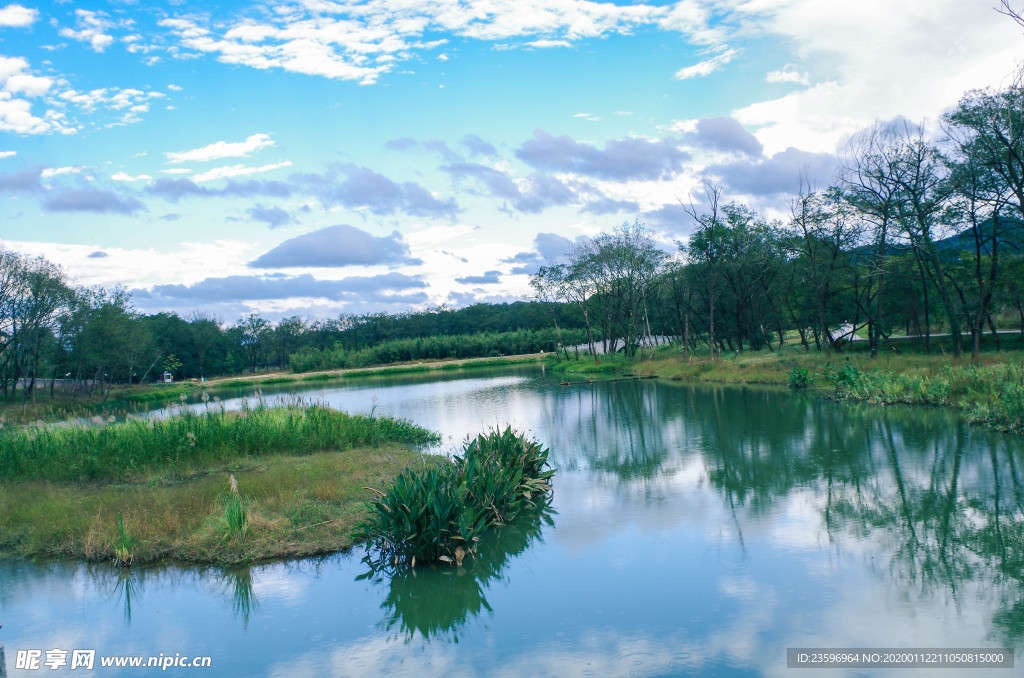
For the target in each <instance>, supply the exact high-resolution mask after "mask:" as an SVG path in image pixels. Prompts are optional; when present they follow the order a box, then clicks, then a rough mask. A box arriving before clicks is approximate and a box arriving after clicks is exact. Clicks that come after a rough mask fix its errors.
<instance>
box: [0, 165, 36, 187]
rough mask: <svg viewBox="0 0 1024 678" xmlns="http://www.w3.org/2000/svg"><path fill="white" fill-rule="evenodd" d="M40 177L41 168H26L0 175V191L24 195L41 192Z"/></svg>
mask: <svg viewBox="0 0 1024 678" xmlns="http://www.w3.org/2000/svg"><path fill="white" fill-rule="evenodd" d="M42 176H43V168H42V167H26V168H24V169H21V170H18V171H17V172H10V173H8V174H0V191H10V192H12V193H26V192H32V191H39V190H42V188H43V184H42V182H41V181H40V179H41V178H42Z"/></svg>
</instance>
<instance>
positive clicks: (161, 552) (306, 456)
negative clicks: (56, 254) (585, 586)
mask: <svg viewBox="0 0 1024 678" xmlns="http://www.w3.org/2000/svg"><path fill="white" fill-rule="evenodd" d="M437 441H438V436H437V434H435V433H432V432H430V431H427V430H425V429H423V428H420V427H418V426H415V425H413V424H411V423H409V422H405V421H400V420H395V419H390V418H387V417H374V416H350V415H347V414H344V413H342V412H338V411H335V410H332V409H329V408H326V407H320V406H306V407H299V406H293V407H283V408H274V409H271V408H264V407H256V408H255V409H243V410H240V411H237V412H225V411H223V409H222V408H219V407H211V408H210V409H209V410H208V411H206V412H203V413H195V412H192V411H188V410H185V411H182V412H181V413H179V414H176V415H175V416H172V417H169V418H166V419H145V420H143V419H133V420H130V421H126V422H120V423H113V422H107V421H102V422H101V421H99V420H94V421H92V422H88V423H83V424H78V425H63V426H57V425H49V426H42V425H37V426H29V427H25V428H17V429H15V428H7V429H4V430H0V516H3V520H2V521H0V556H58V557H59V556H71V557H80V558H86V559H89V560H111V559H116V560H119V561H120V562H122V563H124V564H127V563H130V562H146V561H154V560H181V561H191V562H205V563H217V564H231V563H238V562H248V561H254V560H260V559H266V558H273V557H294V556H303V555H312V554H318V553H326V552H331V551H337V550H340V549H344V548H347V547H349V546H351V545H352V543H353V540H352V536H351V535H352V532H353V530H354V528H355V527H356V526H357V524H358V523H359V521H360V520H362V519H364V518H365V517H366V513H367V509H366V501H367V499H368V498H369V497H368V493H367V491H366V490H365V489H364V488H365V487H366V486H377V487H380V486H385V487H387V486H390V485H391V483H392V482H393V481H394V479H395V478H396V477H397V476H398V475H399V474H401V473H402V472H403V471H404V470H405V469H406V468H408V467H410V466H416V465H421V464H423V463H424V460H425V458H426V455H423V454H422V453H421V452H419V451H418V450H417V448H418V447H420V446H422V445H425V444H431V443H436V442H437Z"/></svg>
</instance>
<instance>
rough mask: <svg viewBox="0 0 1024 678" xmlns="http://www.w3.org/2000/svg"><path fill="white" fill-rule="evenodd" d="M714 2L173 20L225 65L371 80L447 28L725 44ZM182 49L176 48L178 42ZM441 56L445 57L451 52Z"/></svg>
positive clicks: (188, 43) (426, 6) (453, 1)
mask: <svg viewBox="0 0 1024 678" xmlns="http://www.w3.org/2000/svg"><path fill="white" fill-rule="evenodd" d="M706 4H709V3H708V2H705V0H685V1H682V2H678V3H676V4H674V5H669V6H667V7H666V6H655V5H647V4H632V5H625V6H620V5H616V4H612V3H607V2H596V1H594V0H560V1H559V2H551V0H491V1H489V2H487V3H480V2H477V3H467V2H461V1H458V0H407V1H405V2H402V3H395V2H393V1H392V0H368V1H367V2H364V3H359V4H358V5H357V4H351V3H345V4H341V3H333V2H323V1H314V0H305V1H304V2H302V3H299V4H282V5H279V6H278V7H276V8H275V13H274V14H271V15H266V14H260V15H253V16H243V17H240V18H236V19H234V21H233V23H229V24H228V25H227V26H226V28H225V29H222V30H220V31H214V30H211V29H210V28H209V27H208V26H209V25H211V23H212V25H217V24H216V23H213V22H208V21H203V22H200V21H198V20H195V19H193V18H187V17H175V18H168V19H164V20H162V21H161V22H160V25H161V26H163V27H165V28H169V29H170V30H171V32H172V34H173V36H174V37H175V38H176V39H177V40H178V42H179V43H180V45H181V46H182V47H184V48H186V49H188V50H194V51H195V52H199V53H201V54H211V55H214V56H215V57H216V58H217V59H218V60H220V61H223V62H225V63H233V64H242V65H246V66H249V67H251V68H257V69H269V68H281V69H284V70H288V71H293V72H298V73H306V74H309V75H320V76H324V77H328V78H337V79H342V80H353V81H358V82H360V83H361V84H372V83H374V82H376V81H377V80H378V79H379V78H380V76H381V75H382V74H384V73H387V72H389V71H391V70H393V69H394V68H395V67H396V64H397V63H399V62H401V61H407V60H409V59H413V58H416V56H417V53H419V52H425V51H430V50H432V49H435V48H436V47H439V46H441V45H444V44H447V42H448V40H447V39H439V40H425V39H424V38H425V37H426V36H428V35H430V36H433V35H436V34H448V35H452V36H455V37H459V38H468V39H473V40H481V41H489V42H492V43H495V44H494V45H493V47H494V48H495V49H500V48H505V49H507V48H512V47H515V46H517V43H516V41H517V40H522V42H521V43H518V45H519V46H529V47H534V48H551V47H568V46H572V45H573V44H574V43H575V42H577V41H579V40H582V39H587V38H597V37H604V36H608V35H614V34H626V33H631V32H633V31H634V30H637V29H639V28H643V27H658V28H661V29H663V30H668V31H673V32H679V33H683V34H684V35H685V36H686V37H687V39H689V40H690V41H692V42H693V43H695V44H700V45H708V46H713V45H717V44H719V43H720V36H721V33H722V31H721V30H720V29H718V28H711V27H710V26H709V25H708V24H709V21H710V19H711V12H710V10H709V9H707V8H706V7H705V5H706ZM176 47H177V46H176ZM437 58H439V59H441V60H444V59H446V58H447V55H445V54H440V55H437Z"/></svg>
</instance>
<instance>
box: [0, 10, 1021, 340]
mask: <svg viewBox="0 0 1024 678" xmlns="http://www.w3.org/2000/svg"><path fill="white" fill-rule="evenodd" d="M994 4H996V3H994V2H992V1H991V0H908V1H906V2H903V3H893V2H891V1H890V0H862V1H859V2H856V3H830V2H821V1H820V0H682V1H681V2H663V1H660V2H648V3H641V2H618V3H612V2H589V1H581V0H544V1H541V0H481V1H478V2H466V1H462V2H460V1H458V0H388V1H385V0H369V1H361V2H332V1H329V0H307V1H305V2H267V3H248V2H221V3H199V2H189V1H187V0H182V1H179V2H167V3H163V2H162V3H146V2H143V1H134V0H124V1H111V2H74V3H72V2H50V3H42V4H36V3H29V2H25V3H18V4H7V5H4V4H2V0H0V239H2V241H3V244H4V246H5V247H8V248H10V249H14V250H17V251H20V252H25V253H28V254H33V255H44V256H46V257H47V258H49V259H51V260H53V261H55V262H57V263H59V264H61V265H62V266H63V267H64V268H65V270H66V271H67V273H68V274H69V276H70V277H71V278H72V279H73V280H74V281H76V282H77V283H79V284H83V285H95V284H100V285H104V286H112V285H114V284H118V283H120V284H124V285H125V286H126V287H128V288H129V289H131V290H133V295H134V300H135V304H136V306H137V307H138V308H139V309H140V310H143V311H146V312H156V311H162V310H172V311H177V312H179V313H182V314H185V313H188V312H190V311H192V310H200V311H204V312H208V313H213V314H215V315H217V316H218V317H220V318H221V319H222V320H225V321H227V322H231V321H233V320H234V319H236V318H238V317H239V316H241V315H244V314H247V313H249V312H253V311H255V312H259V313H263V314H264V315H266V316H267V317H270V318H274V319H276V318H280V317H285V316H289V315H295V314H300V315H304V316H306V317H318V318H325V317H331V316H335V315H337V314H338V313H362V312H367V311H379V310H384V311H391V312H399V311H404V310H408V309H418V308H427V307H432V306H437V305H440V304H448V305H452V306H460V305H464V304H468V303H472V302H474V301H502V300H512V299H518V298H524V297H527V296H528V295H529V293H530V289H529V284H528V282H529V279H528V274H529V272H531V271H533V270H535V269H536V267H537V266H538V265H539V264H540V263H542V262H543V261H544V260H545V258H548V257H555V256H558V255H559V254H560V253H562V252H564V251H565V249H566V248H567V247H568V246H569V245H570V244H571V243H572V242H573V241H575V240H576V239H577V238H580V237H586V236H592V235H594V234H596V233H598V232H600V231H602V230H609V229H611V228H613V227H615V226H616V225H618V224H620V223H622V222H623V221H632V220H633V219H637V218H639V219H641V220H643V221H645V222H646V223H647V224H648V225H650V226H651V227H652V228H653V229H655V231H656V232H657V233H658V237H659V239H661V240H662V242H663V243H664V244H665V246H666V247H673V242H674V241H675V240H679V239H685V237H686V235H687V234H688V232H689V223H688V221H687V220H686V219H685V218H684V216H683V215H682V214H681V212H682V210H681V208H680V202H681V201H682V202H689V201H690V200H691V197H690V196H691V192H692V191H693V189H694V187H695V186H696V185H697V184H698V182H699V181H700V177H701V176H702V174H703V173H707V174H708V176H710V177H711V178H712V179H713V180H714V181H716V182H718V183H720V184H721V185H722V186H723V187H724V188H725V192H726V195H727V197H728V198H729V199H734V200H737V201H741V202H746V203H749V204H750V205H752V206H753V207H755V208H757V209H759V210H761V211H762V212H763V213H765V214H766V215H769V216H776V217H783V216H784V214H785V206H786V202H787V200H788V199H789V197H790V196H791V192H792V191H793V190H795V189H796V184H797V176H798V173H799V172H800V171H801V170H804V171H806V172H808V173H809V174H810V175H811V176H812V177H814V178H815V179H816V180H817V181H818V183H819V184H825V183H827V182H828V181H829V178H830V174H831V172H832V170H833V168H834V166H835V162H836V161H835V154H836V152H837V151H839V150H841V149H842V147H843V144H844V142H845V140H846V139H847V138H848V137H849V135H850V134H852V133H854V132H856V131H857V130H858V129H861V128H863V127H865V126H867V125H870V124H871V123H872V122H874V121H876V120H887V119H891V118H893V117H896V116H900V115H902V116H905V117H907V118H909V119H910V120H912V121H915V122H921V123H923V124H924V125H925V126H926V128H927V129H930V130H933V131H934V132H935V133H938V120H939V118H940V117H941V115H942V112H943V111H944V110H946V109H948V108H949V107H950V106H953V105H955V104H956V102H957V100H958V99H959V97H960V96H961V95H962V94H963V93H964V92H965V91H966V90H968V89H970V88H975V87H988V86H996V87H998V86H1001V85H1005V84H1006V83H1007V82H1009V78H1010V77H1011V75H1012V72H1013V70H1014V68H1015V65H1016V64H1017V63H1019V61H1020V59H1021V58H1022V57H1024V35H1022V30H1021V29H1020V28H1019V27H1018V26H1017V25H1016V24H1014V23H1013V22H1012V21H1011V20H1009V19H1008V18H1006V17H1003V16H1001V15H999V14H998V13H996V12H995V11H994V10H993V9H992V6H993V5H994Z"/></svg>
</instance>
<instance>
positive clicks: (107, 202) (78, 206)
mask: <svg viewBox="0 0 1024 678" xmlns="http://www.w3.org/2000/svg"><path fill="white" fill-rule="evenodd" d="M43 209H45V210H47V211H49V212H94V213H96V214H134V213H135V212H138V211H139V210H144V209H146V206H145V205H143V204H142V203H141V202H140V201H139V200H136V199H135V198H132V197H130V196H122V195H118V194H117V193H115V192H114V191H107V190H103V189H100V188H95V187H93V186H86V185H79V186H64V187H59V188H54V189H52V190H51V191H49V192H47V194H46V197H45V198H43Z"/></svg>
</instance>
